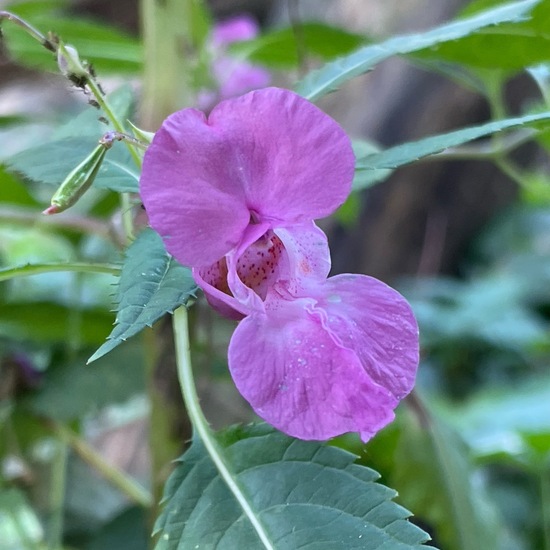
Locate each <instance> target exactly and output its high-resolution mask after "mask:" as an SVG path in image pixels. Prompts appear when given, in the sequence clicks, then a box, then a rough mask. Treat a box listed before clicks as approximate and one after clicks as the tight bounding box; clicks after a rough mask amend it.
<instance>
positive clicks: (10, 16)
mask: <svg viewBox="0 0 550 550" xmlns="http://www.w3.org/2000/svg"><path fill="white" fill-rule="evenodd" d="M3 19H7V20H8V21H11V22H12V23H15V24H16V25H17V26H19V27H21V28H22V29H23V30H25V31H27V33H28V34H30V35H31V36H32V37H33V38H34V39H35V40H38V42H40V43H41V44H42V45H43V46H44V47H45V48H47V49H48V50H50V51H52V52H55V51H56V48H55V44H53V43H52V42H51V41H50V40H48V39H47V38H46V37H45V36H44V35H43V34H42V33H41V32H40V31H39V30H38V29H35V28H34V27H33V26H32V25H30V24H29V23H27V22H26V21H25V20H23V19H21V18H20V17H18V16H17V15H15V14H14V13H10V12H9V11H0V22H1V21H2V20H3Z"/></svg>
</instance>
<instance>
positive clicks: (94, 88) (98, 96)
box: [87, 76, 141, 168]
mask: <svg viewBox="0 0 550 550" xmlns="http://www.w3.org/2000/svg"><path fill="white" fill-rule="evenodd" d="M87 85H88V88H89V89H90V92H92V94H93V96H94V98H95V100H96V101H97V102H98V103H99V106H100V107H101V109H102V110H103V112H104V113H105V115H106V116H107V118H108V119H109V120H110V121H111V123H112V124H113V126H114V128H115V130H116V131H117V132H119V133H120V134H124V133H126V130H125V128H124V126H123V124H122V123H121V122H120V121H119V120H118V117H117V116H116V115H115V112H114V111H113V109H112V108H111V106H110V105H109V102H108V101H107V99H106V97H105V96H104V95H103V93H102V91H101V89H100V87H99V86H98V84H97V82H96V81H95V79H94V78H93V77H92V76H90V77H89V78H88V81H87ZM124 143H125V144H126V147H128V151H130V155H132V159H133V160H134V162H135V163H136V166H137V167H138V168H141V156H140V154H139V153H138V152H137V150H136V146H135V144H133V143H132V142H130V141H128V140H124Z"/></svg>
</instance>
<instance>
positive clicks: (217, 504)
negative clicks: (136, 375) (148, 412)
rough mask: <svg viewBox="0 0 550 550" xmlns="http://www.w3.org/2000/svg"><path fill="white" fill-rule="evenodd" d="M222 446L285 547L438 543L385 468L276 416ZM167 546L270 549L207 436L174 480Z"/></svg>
mask: <svg viewBox="0 0 550 550" xmlns="http://www.w3.org/2000/svg"><path fill="white" fill-rule="evenodd" d="M219 444H220V449H221V452H222V453H223V454H224V455H225V458H226V460H227V462H228V463H229V465H230V469H231V470H232V471H233V472H234V477H235V481H236V482H237V484H238V485H239V486H240V487H241V488H242V491H243V492H244V494H245V495H247V497H248V499H249V502H250V506H251V507H252V509H253V510H254V511H255V512H256V514H257V518H258V521H259V522H260V523H261V524H262V525H263V527H264V529H265V531H266V532H267V533H268V535H269V537H270V540H271V541H272V545H273V547H274V548H277V549H282V548H285V549H289V550H293V549H298V548H300V549H305V548H307V549H309V550H317V549H318V550H321V549H328V548H330V549H331V550H354V549H356V550H359V549H371V550H376V549H387V550H389V549H391V550H406V549H409V550H410V549H417V550H420V549H421V548H429V547H427V546H423V543H424V542H426V541H427V540H429V537H428V535H427V534H426V533H424V532H423V531H421V530H420V529H419V528H418V527H416V526H415V525H413V524H412V523H410V522H409V521H408V520H407V518H408V517H409V516H410V513H409V512H408V511H407V510H405V509H404V508H402V507H401V506H398V505H397V504H395V503H394V502H393V501H392V499H393V498H394V497H395V495H396V493H395V492H394V491H392V490H391V489H388V488H387V487H384V486H383V485H380V484H378V483H376V479H377V478H378V477H379V475H378V474H377V473H376V472H374V471H373V470H370V469H368V468H365V467H362V466H358V465H356V464H354V461H355V459H356V457H355V456H354V455H352V454H351V453H348V452H346V451H343V450H341V449H337V448H335V447H330V446H326V445H323V444H320V443H314V442H305V441H300V440H297V439H292V438H290V437H288V436H286V435H284V434H282V433H280V432H277V431H275V430H274V429H273V428H271V427H269V426H267V425H263V424H262V425H258V426H248V427H246V428H232V429H230V430H228V431H226V432H225V433H224V434H222V436H221V438H220V440H219ZM164 500H165V502H166V504H165V509H164V511H163V512H162V514H161V516H160V517H159V519H158V520H157V524H156V531H157V533H159V535H160V536H159V542H158V544H157V550H176V549H178V548H199V547H200V548H216V549H217V550H232V549H235V548H246V549H247V550H263V549H265V546H264V545H263V544H262V543H261V542H260V540H259V539H258V536H257V535H256V533H255V531H254V530H253V529H252V527H251V524H250V523H249V521H248V520H247V519H246V518H245V516H244V515H243V512H242V509H241V508H240V507H239V505H238V504H237V502H236V500H235V499H234V497H233V495H232V493H230V492H229V490H228V488H227V486H226V485H225V483H224V482H223V481H222V479H221V478H220V477H219V476H218V475H217V470H216V468H215V467H214V464H213V462H212V461H211V459H210V457H209V455H208V454H207V453H206V451H205V449H204V446H203V445H202V443H201V441H200V440H198V439H197V438H196V439H195V440H194V441H193V445H192V447H191V448H190V449H189V451H187V453H185V454H184V455H183V457H182V458H181V459H180V463H179V465H178V466H177V467H176V469H175V471H174V473H173V474H172V476H171V477H170V479H169V480H168V483H167V485H166V489H165V497H164Z"/></svg>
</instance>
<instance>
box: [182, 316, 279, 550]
mask: <svg viewBox="0 0 550 550" xmlns="http://www.w3.org/2000/svg"><path fill="white" fill-rule="evenodd" d="M174 339H175V342H176V360H177V364H178V378H179V382H180V387H181V392H182V395H183V399H184V401H185V405H186V407H187V412H188V413H189V418H190V419H191V423H192V424H193V427H194V429H195V430H196V431H197V433H198V434H199V437H200V438H201V440H202V442H203V444H204V446H205V447H206V450H207V451H208V454H209V455H210V458H211V459H212V462H214V464H215V466H216V468H217V469H218V472H219V473H220V476H221V477H222V479H223V480H224V481H225V483H226V484H227V486H228V488H229V490H230V491H231V492H232V493H233V496H234V497H235V499H236V500H237V502H238V503H239V505H240V506H241V508H242V510H243V512H244V513H245V514H246V516H247V518H248V520H249V521H250V523H251V524H252V527H253V528H254V530H255V531H256V533H257V535H258V537H259V538H260V540H261V541H262V544H263V545H264V547H265V548H266V549H268V550H274V549H275V547H274V545H273V543H272V542H271V541H270V539H269V536H268V534H267V532H266V530H265V528H264V526H263V525H262V523H261V522H260V520H259V518H258V516H257V514H256V512H255V511H254V510H253V509H252V507H251V506H250V504H249V502H248V499H247V496H246V495H245V494H244V492H243V490H242V488H241V487H240V486H239V484H238V483H237V481H236V479H235V476H234V474H233V473H232V472H231V470H230V468H229V465H228V464H227V463H226V461H225V457H224V456H223V452H222V451H221V449H220V448H219V446H218V444H217V443H216V440H215V437H214V433H213V432H212V430H211V429H210V427H209V426H208V421H207V420H206V418H205V417H204V414H203V412H202V410H201V408H200V405H199V397H198V395H197V390H196V388H195V382H194V380H193V369H192V366H191V352H190V348H189V329H188V323H187V309H185V307H180V308H178V309H177V310H176V311H175V312H174Z"/></svg>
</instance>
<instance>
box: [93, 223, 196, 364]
mask: <svg viewBox="0 0 550 550" xmlns="http://www.w3.org/2000/svg"><path fill="white" fill-rule="evenodd" d="M196 290H197V287H196V285H195V281H194V280H193V276H192V275H191V271H190V270H189V269H188V268H186V267H183V266H182V265H180V264H178V263H177V262H176V261H175V260H174V259H173V258H172V256H170V255H169V254H168V253H167V252H166V250H165V248H164V244H163V243H162V240H161V238H160V237H159V236H158V235H157V233H155V232H154V231H153V230H152V229H146V230H144V231H143V232H142V233H141V234H140V235H139V236H138V237H137V239H136V240H135V241H134V242H133V243H132V245H131V246H130V247H129V248H128V251H127V254H126V261H125V262H124V265H123V266H122V273H121V276H120V282H119V284H118V288H117V296H116V299H117V302H118V306H117V317H116V321H115V323H116V326H115V328H114V329H113V331H112V332H111V334H110V336H109V337H108V340H107V342H105V343H104V344H103V345H102V346H101V347H100V348H99V349H98V350H97V351H96V352H95V353H94V354H93V355H92V357H90V359H89V361H88V362H92V361H95V360H96V359H99V357H102V356H103V355H105V354H106V353H108V352H110V351H111V350H112V349H114V348H115V347H116V346H118V345H119V344H121V343H122V342H124V341H125V340H127V339H128V338H130V337H131V336H134V335H135V334H137V333H138V332H141V331H142V330H143V329H144V328H145V327H150V326H152V325H153V323H154V322H155V321H157V320H158V319H160V318H161V317H162V316H163V315H164V314H165V313H171V312H173V311H174V310H175V309H176V308H177V307H179V306H181V305H184V304H187V302H188V301H189V300H190V299H191V298H193V297H194V296H195V293H196Z"/></svg>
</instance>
